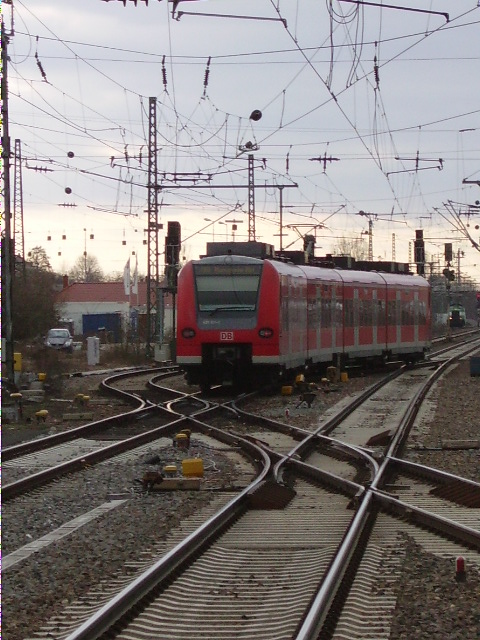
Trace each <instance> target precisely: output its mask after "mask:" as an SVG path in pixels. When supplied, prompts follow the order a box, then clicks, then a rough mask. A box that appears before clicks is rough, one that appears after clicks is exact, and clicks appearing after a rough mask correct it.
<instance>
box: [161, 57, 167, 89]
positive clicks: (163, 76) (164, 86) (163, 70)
mask: <svg viewBox="0 0 480 640" xmlns="http://www.w3.org/2000/svg"><path fill="white" fill-rule="evenodd" d="M162 79H163V88H164V90H165V91H166V90H167V69H166V68H165V56H163V59H162Z"/></svg>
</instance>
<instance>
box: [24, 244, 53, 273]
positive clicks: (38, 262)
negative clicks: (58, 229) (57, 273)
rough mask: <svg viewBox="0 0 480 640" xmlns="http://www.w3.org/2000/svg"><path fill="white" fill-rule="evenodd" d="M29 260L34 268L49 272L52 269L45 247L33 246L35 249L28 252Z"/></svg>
mask: <svg viewBox="0 0 480 640" xmlns="http://www.w3.org/2000/svg"><path fill="white" fill-rule="evenodd" d="M27 262H28V264H29V265H30V266H31V267H33V268H34V269H40V270H41V271H48V272H51V271H52V265H51V264H50V260H49V257H48V256H47V252H46V251H45V249H44V248H43V247H33V249H32V250H31V251H29V252H28V260H27Z"/></svg>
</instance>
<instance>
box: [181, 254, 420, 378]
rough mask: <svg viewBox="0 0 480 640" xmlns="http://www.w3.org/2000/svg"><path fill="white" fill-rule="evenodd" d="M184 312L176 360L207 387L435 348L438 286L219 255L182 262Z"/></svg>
mask: <svg viewBox="0 0 480 640" xmlns="http://www.w3.org/2000/svg"><path fill="white" fill-rule="evenodd" d="M177 309H178V311H177V363H178V364H179V365H180V366H181V367H182V368H183V370H184V371H185V372H186V378H187V381H188V382H190V383H191V384H199V385H200V386H201V387H202V388H209V387H210V386H211V385H214V384H236V385H245V384H247V383H249V384H250V385H252V386H255V385H259V384H262V383H265V382H267V381H274V380H281V379H282V378H283V377H285V376H287V375H288V374H290V373H293V372H295V371H297V370H300V369H302V368H305V367H310V368H313V367H320V366H328V364H330V363H332V362H334V363H336V364H340V363H344V362H347V361H349V360H356V359H359V358H362V359H365V358H370V359H371V358H379V359H382V360H385V359H388V358H392V357H397V358H398V357H400V358H403V359H404V360H405V361H409V362H412V361H416V360H420V359H422V358H423V357H424V354H425V351H426V350H428V348H429V346H430V324H431V321H430V289H429V285H428V283H427V282H426V280H424V279H423V278H421V277H419V276H413V275H398V274H393V273H379V272H367V271H350V270H340V269H329V268H320V267H314V266H306V265H295V264H290V263H285V262H281V261H277V260H274V259H259V258H255V257H247V256H241V255H223V256H211V257H206V258H201V259H199V260H192V261H190V262H188V263H187V264H186V265H185V266H184V267H183V268H182V269H181V271H180V273H179V275H178V296H177Z"/></svg>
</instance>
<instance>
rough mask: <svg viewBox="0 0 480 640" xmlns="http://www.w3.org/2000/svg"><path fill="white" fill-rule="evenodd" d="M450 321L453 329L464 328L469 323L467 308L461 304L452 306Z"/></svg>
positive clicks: (455, 303)
mask: <svg viewBox="0 0 480 640" xmlns="http://www.w3.org/2000/svg"><path fill="white" fill-rule="evenodd" d="M448 321H449V323H450V326H451V327H464V326H465V324H466V323H467V314H466V313H465V307H464V306H463V304H460V303H459V302H454V303H452V304H451V305H450V309H449V315H448Z"/></svg>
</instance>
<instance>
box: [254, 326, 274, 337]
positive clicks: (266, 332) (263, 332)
mask: <svg viewBox="0 0 480 640" xmlns="http://www.w3.org/2000/svg"><path fill="white" fill-rule="evenodd" d="M258 335H259V336H260V337H261V338H271V337H272V336H273V329H270V327H262V328H261V329H259V331H258Z"/></svg>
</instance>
